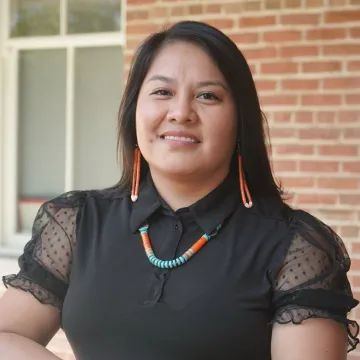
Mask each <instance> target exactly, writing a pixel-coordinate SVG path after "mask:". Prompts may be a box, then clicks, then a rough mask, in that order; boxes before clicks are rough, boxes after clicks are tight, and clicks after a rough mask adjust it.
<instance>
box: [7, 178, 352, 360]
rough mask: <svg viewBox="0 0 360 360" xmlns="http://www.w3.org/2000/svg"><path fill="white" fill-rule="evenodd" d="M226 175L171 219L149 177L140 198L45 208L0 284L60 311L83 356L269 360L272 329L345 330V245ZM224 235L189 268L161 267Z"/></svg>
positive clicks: (76, 198) (99, 197)
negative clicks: (329, 324) (245, 199)
mask: <svg viewBox="0 0 360 360" xmlns="http://www.w3.org/2000/svg"><path fill="white" fill-rule="evenodd" d="M237 189H238V183H237V181H236V180H235V179H232V178H231V177H230V176H229V177H228V178H227V179H226V180H225V181H224V182H223V183H222V184H221V185H220V186H218V187H217V188H216V189H215V190H214V191H212V192H211V193H210V194H208V195H207V196H206V197H204V198H203V199H201V200H200V201H198V202H196V203H195V204H193V205H191V206H190V207H188V208H183V209H180V210H178V211H173V210H171V209H170V208H169V206H167V205H166V204H165V203H164V201H163V200H162V199H161V198H160V196H159V195H158V193H157V191H156V189H155V186H154V184H153V183H152V180H151V177H150V176H149V175H148V176H147V178H146V179H145V180H144V181H143V183H142V186H141V189H140V194H139V199H138V201H137V202H136V203H132V202H131V200H130V197H129V196H128V194H126V195H124V194H120V193H119V192H118V191H117V190H104V191H75V192H71V193H67V194H64V195H62V196H60V197H58V198H55V199H54V200H51V201H49V202H47V203H45V204H44V205H43V206H41V208H40V210H39V213H38V215H37V217H36V219H35V223H34V227H33V237H32V239H31V241H30V242H29V243H28V244H27V245H26V247H25V251H24V254H23V255H22V256H21V257H20V258H19V264H20V268H21V271H20V272H19V273H18V274H17V275H9V276H6V277H4V283H5V285H8V286H13V287H15V288H20V289H22V290H24V291H28V292H30V293H31V294H33V296H35V297H36V298H37V299H38V300H39V301H40V302H41V303H44V304H50V305H54V306H57V307H58V308H59V309H60V310H61V312H62V314H61V315H62V327H63V329H64V331H65V334H66V336H67V338H68V339H69V342H70V344H71V346H72V348H73V350H74V353H75V356H76V358H77V359H79V360H98V359H106V360H112V359H114V360H115V359H124V360H135V359H136V360H137V359H139V360H145V359H146V360H152V359H154V360H155V359H156V360H162V359H163V360H165V359H166V360H169V359H171V360H180V359H181V360H183V359H188V360H192V359H193V360H199V359H226V360H231V359H234V360H235V359H236V360H238V359H242V360H266V359H268V360H270V359H271V355H270V342H271V330H272V326H271V325H272V324H273V323H274V322H278V323H289V322H293V323H294V324H300V323H301V322H302V321H303V320H306V319H309V318H314V317H316V318H329V319H334V320H336V321H338V322H340V323H343V324H344V326H346V327H347V330H348V340H349V350H351V349H353V348H354V347H355V346H356V345H357V343H358V339H357V334H358V325H357V323H355V322H354V321H351V320H348V319H347V313H348V312H349V311H350V310H351V309H352V308H354V307H355V306H356V305H357V304H358V301H356V300H354V299H353V296H352V293H351V289H350V286H349V282H348V280H347V276H346V273H347V271H348V270H349V267H350V260H349V256H348V254H347V252H346V249H345V247H344V244H343V242H342V241H341V239H340V238H339V237H338V236H337V235H336V234H335V233H334V232H333V231H332V230H331V229H330V228H329V227H328V226H326V225H325V224H323V223H322V222H320V221H319V220H318V219H316V218H314V217H313V216H311V215H309V214H308V213H306V212H303V211H299V210H292V209H290V208H289V207H288V206H286V205H284V204H282V203H280V202H276V201H273V200H269V199H255V201H254V207H253V208H252V209H246V208H245V207H244V206H243V205H242V203H241V200H240V196H239V192H238V190H237ZM223 221H224V225H223V227H222V229H221V230H220V231H219V233H218V234H217V236H215V237H214V238H212V239H211V240H210V241H209V243H208V244H206V245H205V246H204V247H203V248H202V249H201V250H200V251H199V253H197V254H196V255H195V256H194V257H193V258H192V259H191V260H190V261H189V262H188V263H186V264H185V265H182V266H180V267H178V268H175V269H160V268H157V267H154V266H153V265H152V264H151V263H150V262H149V260H148V258H147V256H146V254H145V251H144V248H143V245H142V240H141V237H140V234H139V231H138V229H139V228H140V227H141V226H142V225H143V224H144V223H145V222H147V223H148V224H149V237H150V240H151V243H152V246H153V249H154V252H155V255H156V256H157V257H158V258H160V259H162V260H170V259H174V258H175V257H178V256H179V255H182V254H183V253H184V252H185V251H186V250H187V249H188V248H189V247H190V246H192V245H193V244H194V243H195V242H196V241H197V240H198V239H199V238H200V237H201V236H202V235H203V234H204V233H207V234H210V233H212V232H213V231H214V229H215V228H216V226H217V225H218V224H219V223H221V222H223Z"/></svg>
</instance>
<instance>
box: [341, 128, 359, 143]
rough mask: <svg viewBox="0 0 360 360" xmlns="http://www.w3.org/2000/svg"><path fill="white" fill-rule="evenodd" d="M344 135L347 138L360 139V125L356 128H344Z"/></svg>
mask: <svg viewBox="0 0 360 360" xmlns="http://www.w3.org/2000/svg"><path fill="white" fill-rule="evenodd" d="M344 137H345V139H349V140H350V139H358V140H360V126H358V127H356V128H352V129H351V128H346V129H345V130H344ZM359 144H360V141H359Z"/></svg>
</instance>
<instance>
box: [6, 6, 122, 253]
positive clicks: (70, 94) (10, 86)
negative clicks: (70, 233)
mask: <svg viewBox="0 0 360 360" xmlns="http://www.w3.org/2000/svg"><path fill="white" fill-rule="evenodd" d="M10 1H11V0H0V24H2V25H0V255H16V256H17V255H19V254H20V253H21V252H22V249H23V246H24V244H25V243H26V242H27V241H28V240H29V239H30V234H25V233H18V232H17V219H18V214H17V211H18V210H17V209H18V189H17V186H18V174H17V150H18V136H17V134H18V59H19V52H20V51H22V50H39V49H60V48H61V49H65V50H67V57H66V66H67V79H66V119H65V124H66V127H65V144H66V146H65V189H64V191H70V190H73V189H74V188H73V186H74V117H73V114H74V79H75V77H74V75H75V74H74V61H75V57H74V52H75V49H77V48H81V47H102V46H106V47H108V46H121V47H122V48H123V49H125V44H126V41H125V29H126V23H125V22H126V1H125V0H121V1H122V3H121V29H120V31H118V32H109V33H94V34H76V35H66V27H67V19H66V14H67V2H66V0H60V19H61V23H60V34H59V35H55V36H41V37H40V36H39V37H17V38H10V36H9V35H10V27H9V18H10V16H9V13H10V11H9V10H10V6H9V5H10ZM124 53H125V51H124ZM5 89H6V91H5Z"/></svg>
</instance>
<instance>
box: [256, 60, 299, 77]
mask: <svg viewBox="0 0 360 360" xmlns="http://www.w3.org/2000/svg"><path fill="white" fill-rule="evenodd" d="M298 70H299V64H298V63H296V62H289V61H285V62H278V61H277V62H269V63H262V64H261V73H263V74H291V73H297V72H298Z"/></svg>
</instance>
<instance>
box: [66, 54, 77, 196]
mask: <svg viewBox="0 0 360 360" xmlns="http://www.w3.org/2000/svg"><path fill="white" fill-rule="evenodd" d="M74 63H75V49H74V48H73V47H69V48H68V49H67V52H66V118H65V191H70V190H73V186H74V150H75V144H74V136H75V135H74V125H75V124H74V105H75V104H74V86H75V79H74V77H75V64H74Z"/></svg>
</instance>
